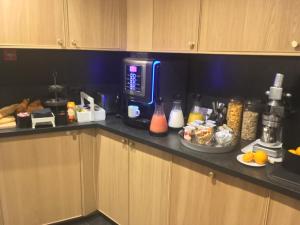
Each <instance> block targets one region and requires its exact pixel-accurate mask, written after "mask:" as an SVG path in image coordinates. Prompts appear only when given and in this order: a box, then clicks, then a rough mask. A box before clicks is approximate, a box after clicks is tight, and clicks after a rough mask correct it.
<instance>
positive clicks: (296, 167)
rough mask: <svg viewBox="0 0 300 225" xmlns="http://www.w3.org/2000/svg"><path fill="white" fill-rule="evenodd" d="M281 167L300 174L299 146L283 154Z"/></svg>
mask: <svg viewBox="0 0 300 225" xmlns="http://www.w3.org/2000/svg"><path fill="white" fill-rule="evenodd" d="M282 165H283V167H285V168H286V169H287V170H289V171H291V172H294V173H297V174H300V146H299V147H298V148H296V149H290V150H288V151H286V152H285V154H284V159H283V162H282Z"/></svg>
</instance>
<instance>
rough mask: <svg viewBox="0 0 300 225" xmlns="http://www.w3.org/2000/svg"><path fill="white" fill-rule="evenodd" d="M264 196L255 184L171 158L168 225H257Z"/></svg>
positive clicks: (260, 221) (264, 207) (264, 206)
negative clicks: (169, 215) (169, 219)
mask: <svg viewBox="0 0 300 225" xmlns="http://www.w3.org/2000/svg"><path fill="white" fill-rule="evenodd" d="M208 175H210V176H208ZM267 196H268V194H267V191H266V190H265V189H263V188H261V187H258V186H256V185H253V184H250V183H248V182H245V181H242V180H240V179H237V178H234V177H231V176H228V175H225V174H222V173H219V172H214V171H211V170H209V169H208V168H206V167H203V166H200V165H198V164H195V163H192V162H190V161H186V160H184V159H180V158H177V157H174V159H173V165H172V185H171V217H170V218H171V222H170V224H172V225H196V224H201V225H219V224H222V225H248V224H249V222H250V223H251V224H254V225H261V224H264V221H265V217H264V216H265V215H266V210H267ZM254 215H255V216H254Z"/></svg>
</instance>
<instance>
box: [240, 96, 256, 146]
mask: <svg viewBox="0 0 300 225" xmlns="http://www.w3.org/2000/svg"><path fill="white" fill-rule="evenodd" d="M258 119H259V101H258V100H249V101H247V102H246V103H245V106H244V112H243V122H242V133H241V138H242V139H243V140H247V141H254V140H255V139H256V137H257V125H258Z"/></svg>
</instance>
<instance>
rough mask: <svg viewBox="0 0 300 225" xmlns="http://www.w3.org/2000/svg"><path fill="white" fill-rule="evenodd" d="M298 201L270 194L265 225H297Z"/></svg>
mask: <svg viewBox="0 0 300 225" xmlns="http://www.w3.org/2000/svg"><path fill="white" fill-rule="evenodd" d="M299 221H300V200H298V199H293V198H290V197H287V196H285V195H282V194H279V193H276V192H271V199H270V205H269V212H268V220H267V225H282V224H286V225H298V224H299Z"/></svg>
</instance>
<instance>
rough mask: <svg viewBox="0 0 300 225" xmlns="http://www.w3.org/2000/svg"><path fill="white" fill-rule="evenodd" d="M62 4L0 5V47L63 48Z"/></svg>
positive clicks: (25, 1)
mask: <svg viewBox="0 0 300 225" xmlns="http://www.w3.org/2000/svg"><path fill="white" fill-rule="evenodd" d="M63 4H64V1H62V0H43V1H41V0H10V1H5V0H1V1H0V47H27V48H62V47H64V46H65V30H64V11H63V9H64V7H63Z"/></svg>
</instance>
